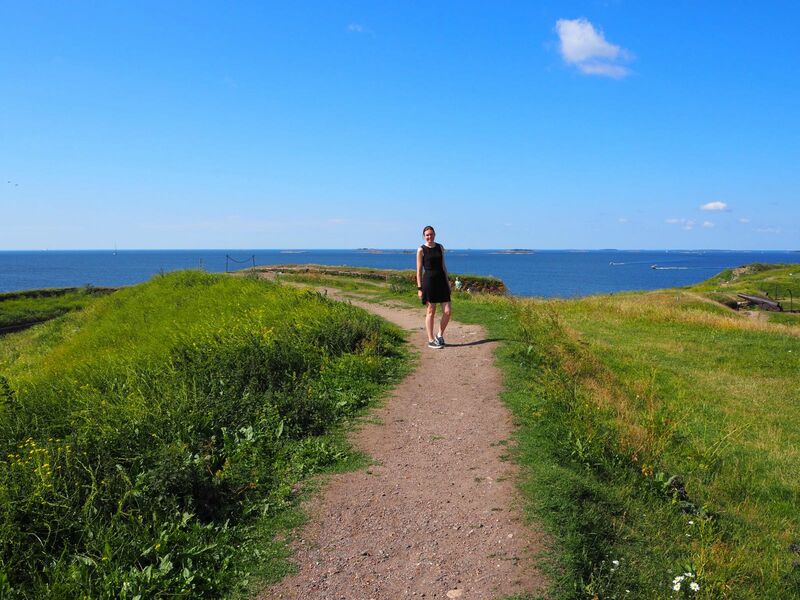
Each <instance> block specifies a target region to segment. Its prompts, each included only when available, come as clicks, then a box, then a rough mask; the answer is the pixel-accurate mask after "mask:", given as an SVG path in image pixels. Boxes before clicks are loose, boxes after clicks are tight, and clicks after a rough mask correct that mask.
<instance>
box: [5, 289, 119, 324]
mask: <svg viewBox="0 0 800 600" xmlns="http://www.w3.org/2000/svg"><path fill="white" fill-rule="evenodd" d="M112 291H113V290H112V289H109V288H95V287H83V288H64V289H52V290H32V291H30V292H11V293H6V294H0V333H3V332H4V330H6V329H10V328H12V327H14V326H19V325H26V324H32V323H38V322H41V321H46V320H48V319H54V318H56V317H59V316H61V315H63V314H66V313H68V312H72V311H74V310H80V309H82V308H84V307H85V306H88V305H89V303H90V302H92V300H94V299H96V298H99V297H101V296H105V295H107V294H109V293H111V292H112Z"/></svg>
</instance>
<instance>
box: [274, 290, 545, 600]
mask: <svg viewBox="0 0 800 600" xmlns="http://www.w3.org/2000/svg"><path fill="white" fill-rule="evenodd" d="M353 303H354V304H358V305H359V306H362V307H363V308H365V309H367V310H369V311H371V312H374V313H377V314H379V315H380V316H382V317H384V318H386V319H387V320H389V321H392V322H394V323H396V324H397V325H399V326H400V327H403V328H405V329H409V330H412V331H413V332H414V333H412V335H411V344H412V347H413V348H415V349H416V351H417V352H419V354H420V360H419V365H418V367H417V368H416V370H415V371H414V372H413V373H411V374H410V375H409V376H408V377H406V379H405V380H403V382H402V383H401V384H400V385H398V386H397V388H396V389H395V390H394V392H393V393H392V394H391V396H390V397H389V398H388V399H387V401H386V403H385V405H384V406H383V407H382V408H379V409H376V410H375V411H373V412H372V413H371V416H372V417H374V419H371V420H372V421H374V423H371V424H365V425H364V426H363V427H362V428H361V429H360V430H359V431H357V432H356V433H355V434H354V435H353V438H352V439H353V442H354V444H355V446H356V447H358V448H359V449H361V450H362V451H364V452H365V453H366V454H367V455H369V456H371V457H372V458H373V459H374V461H375V465H373V466H371V467H370V468H369V469H366V470H361V471H358V472H354V473H346V474H342V475H335V476H332V477H331V478H330V479H329V480H328V482H327V483H326V485H325V488H324V491H323V492H322V493H321V494H319V496H318V497H316V498H315V499H314V500H312V501H311V502H309V504H308V505H307V506H306V507H305V508H306V510H307V512H308V513H309V517H310V519H309V523H308V525H306V526H305V528H303V530H302V531H300V532H299V533H298V535H297V540H296V542H295V543H294V547H295V550H296V556H295V560H296V562H297V564H298V567H299V572H298V573H297V574H296V575H293V576H290V577H287V578H285V579H284V580H283V581H281V582H280V583H279V584H277V585H276V586H275V587H273V588H270V589H269V590H266V591H265V592H264V593H263V594H262V596H261V597H260V598H262V599H285V598H296V599H301V598H302V599H305V598H330V599H344V600H368V599H375V600H383V599H395V598H426V599H427V598H464V599H484V598H486V599H490V598H503V597H506V596H510V595H514V594H522V593H531V594H537V593H538V594H541V593H543V591H544V590H545V589H546V585H547V580H546V579H545V577H544V576H543V575H542V573H541V572H540V571H538V570H537V569H536V567H535V557H536V556H537V554H538V553H540V552H541V551H542V550H543V548H544V534H543V533H542V532H541V531H538V530H536V529H534V528H532V527H531V526H529V525H526V524H524V523H523V522H522V518H521V510H520V508H519V503H518V498H517V493H516V490H515V483H514V481H515V478H516V476H517V469H516V467H515V466H514V465H513V464H512V463H511V462H510V461H509V460H507V457H506V453H507V442H508V441H509V440H510V436H511V434H512V420H511V416H510V413H509V412H508V410H507V409H506V408H505V407H504V406H503V404H502V401H501V400H500V398H499V393H500V391H501V390H502V381H501V375H500V373H499V371H498V369H497V368H496V367H495V366H494V360H493V355H492V352H493V349H494V347H495V342H493V341H491V340H487V338H486V334H485V332H484V331H483V329H481V328H480V327H478V326H476V325H462V324H460V323H457V322H451V324H450V326H449V328H448V330H447V332H446V339H447V343H448V346H447V347H446V348H444V349H441V350H432V349H429V348H427V347H426V343H427V340H426V339H425V334H424V330H423V329H422V324H423V317H424V311H423V309H422V308H420V309H418V310H412V309H408V308H400V307H395V306H386V305H375V304H369V303H361V302H357V301H353Z"/></svg>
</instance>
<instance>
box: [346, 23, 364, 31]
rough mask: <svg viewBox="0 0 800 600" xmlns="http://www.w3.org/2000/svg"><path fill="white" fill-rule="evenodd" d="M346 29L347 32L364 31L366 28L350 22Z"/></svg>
mask: <svg viewBox="0 0 800 600" xmlns="http://www.w3.org/2000/svg"><path fill="white" fill-rule="evenodd" d="M347 31H348V33H366V31H367V30H366V29H365V28H364V26H363V25H360V24H359V23H350V24H349V25H348V26H347Z"/></svg>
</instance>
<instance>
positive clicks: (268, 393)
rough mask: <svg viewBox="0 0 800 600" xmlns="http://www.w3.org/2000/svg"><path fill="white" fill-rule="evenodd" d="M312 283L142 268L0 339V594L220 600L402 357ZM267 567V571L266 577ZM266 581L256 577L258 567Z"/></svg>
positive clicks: (244, 582)
mask: <svg viewBox="0 0 800 600" xmlns="http://www.w3.org/2000/svg"><path fill="white" fill-rule="evenodd" d="M400 343H401V337H400V334H399V333H398V331H396V330H395V329H393V328H391V327H389V326H387V325H385V324H384V323H382V322H381V321H379V320H378V319H376V318H373V317H371V316H369V315H367V314H366V313H364V312H362V311H360V310H358V309H356V308H353V307H351V306H348V305H346V304H342V303H336V302H332V301H329V300H327V299H325V298H323V297H322V296H320V295H319V294H316V293H314V292H310V291H301V290H296V289H292V288H289V287H282V286H278V285H275V284H271V283H268V282H264V281H257V280H251V279H246V278H230V277H225V276H220V275H211V274H206V273H202V272H181V273H175V274H171V275H168V276H161V277H156V278H155V279H154V280H152V281H150V282H148V283H146V284H143V285H139V286H135V287H132V288H127V289H124V290H121V291H119V292H117V293H115V294H114V295H113V296H109V297H107V298H103V299H101V300H98V301H96V302H94V303H91V304H90V305H89V306H88V307H87V308H85V309H84V310H83V311H81V312H77V313H73V314H70V315H66V316H64V317H61V318H59V319H56V320H55V321H53V322H51V323H48V324H45V325H40V326H38V327H36V328H34V329H31V330H28V331H26V332H23V333H19V334H14V335H11V336H7V337H6V338H3V339H2V340H0V374H2V376H3V377H2V378H1V379H0V596H1V597H4V598H8V597H10V598H16V597H18V598H70V599H72V598H82V597H85V598H137V597H138V598H157V597H170V598H173V597H185V598H197V597H204V598H205V597H221V596H229V595H231V594H235V593H236V592H237V591H242V590H246V589H247V587H248V585H249V583H250V582H252V579H253V577H252V573H253V572H254V571H259V570H263V567H264V565H266V567H267V568H269V567H271V566H273V567H274V566H275V564H276V561H277V559H276V553H279V552H280V551H279V550H277V549H276V548H275V547H273V546H271V545H270V543H269V539H270V538H271V534H272V530H271V529H270V527H271V524H272V523H273V522H274V520H275V519H276V518H279V517H280V516H281V515H283V514H285V508H286V507H287V506H288V505H289V502H290V499H291V496H292V493H293V492H292V489H293V485H294V484H295V482H296V481H298V480H299V479H300V478H302V477H303V476H306V475H309V474H311V473H314V472H317V471H319V470H321V469H324V468H329V467H330V466H331V465H335V464H337V463H340V462H341V461H342V460H343V459H345V458H347V456H348V450H347V448H346V446H345V445H344V443H343V442H342V440H341V435H338V436H337V435H336V434H335V432H334V433H332V429H335V427H336V424H337V423H339V422H341V421H342V419H344V418H346V417H348V416H350V415H353V414H354V413H356V412H357V411H358V410H359V409H361V408H362V407H364V406H365V405H366V404H367V403H368V402H369V401H370V400H371V399H372V398H374V397H375V396H376V394H378V393H379V392H380V391H381V390H382V389H384V388H385V386H386V385H387V384H388V383H389V382H390V381H391V380H393V378H395V377H396V376H397V375H398V374H399V372H400V370H401V368H402V364H403V358H402V355H401V354H399V353H398V350H397V349H398V348H399V345H400ZM272 575H273V576H274V573H273V574H272ZM268 576H269V574H268Z"/></svg>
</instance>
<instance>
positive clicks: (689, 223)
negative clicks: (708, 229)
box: [664, 219, 713, 231]
mask: <svg viewBox="0 0 800 600" xmlns="http://www.w3.org/2000/svg"><path fill="white" fill-rule="evenodd" d="M664 222H665V223H666V224H667V225H680V226H681V228H683V229H685V230H686V231H689V230H690V229H692V228H693V227H694V226H695V225H697V223H696V222H695V221H694V220H693V219H667V220H666V221H664ZM706 223H708V221H706ZM703 226H704V227H705V224H704V225H703ZM712 227H713V225H712Z"/></svg>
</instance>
